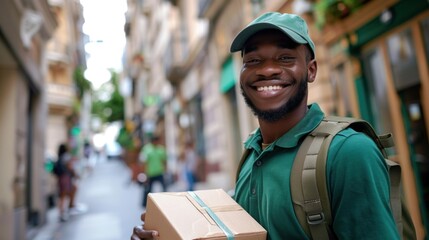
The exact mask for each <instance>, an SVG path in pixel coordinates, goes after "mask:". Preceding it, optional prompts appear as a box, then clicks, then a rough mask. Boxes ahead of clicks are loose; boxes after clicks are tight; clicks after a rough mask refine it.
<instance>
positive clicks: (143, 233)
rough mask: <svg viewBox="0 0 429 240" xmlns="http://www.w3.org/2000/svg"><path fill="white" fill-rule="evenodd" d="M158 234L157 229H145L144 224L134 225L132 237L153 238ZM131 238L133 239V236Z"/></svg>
mask: <svg viewBox="0 0 429 240" xmlns="http://www.w3.org/2000/svg"><path fill="white" fill-rule="evenodd" d="M157 236H158V232H157V231H153V230H144V229H143V226H136V227H134V230H133V235H132V236H131V237H134V239H148V238H153V237H157ZM136 237H137V238H136ZM131 239H133V238H131ZM134 239H133V240H134Z"/></svg>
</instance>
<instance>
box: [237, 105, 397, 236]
mask: <svg viewBox="0 0 429 240" xmlns="http://www.w3.org/2000/svg"><path fill="white" fill-rule="evenodd" d="M323 116H324V114H323V112H322V111H321V110H320V108H319V106H318V105H317V104H312V105H310V106H309V111H308V112H307V114H306V116H305V117H304V118H303V119H302V120H301V121H300V122H299V123H298V124H297V125H296V126H295V127H293V128H292V129H291V130H290V131H288V132H287V133H285V134H284V135H283V136H282V137H280V138H279V139H277V140H276V141H275V142H273V143H272V144H271V145H270V146H268V147H267V148H266V149H265V150H262V148H261V141H262V137H261V133H260V130H259V129H258V130H257V131H256V132H255V133H254V134H253V135H251V136H250V137H249V139H248V140H247V141H246V142H245V148H247V149H249V150H250V154H249V156H248V158H247V160H246V162H245V163H244V165H243V166H242V169H241V172H240V175H239V178H238V180H237V183H236V192H235V199H236V201H237V202H238V203H239V204H240V205H241V206H242V207H243V208H244V209H245V210H246V211H247V212H249V213H250V215H252V217H253V218H255V219H256V220H257V221H258V222H259V223H260V224H261V225H262V226H263V227H264V228H265V229H266V230H267V231H268V238H267V239H274V240H284V239H308V237H307V236H306V234H305V232H304V231H303V229H302V228H301V226H300V225H299V222H298V219H297V218H296V216H295V213H294V209H293V205H292V198H291V193H290V186H289V184H290V172H291V169H292V165H293V160H294V158H295V155H296V153H297V151H298V148H299V143H300V142H299V140H300V139H301V138H302V137H304V136H306V135H307V134H308V133H309V132H311V131H312V130H313V129H314V128H315V127H316V126H317V125H318V124H319V123H320V121H321V120H322V119H323ZM326 174H327V182H328V183H327V186H328V192H329V197H330V200H331V208H332V218H333V229H334V232H335V234H336V235H337V237H338V238H339V239H365V240H367V239H399V236H398V233H397V230H396V226H395V222H394V220H393V217H392V214H391V211H390V207H389V175H388V172H387V166H386V163H385V161H384V158H383V156H382V154H381V153H380V151H379V150H378V148H377V146H376V145H375V143H374V142H373V141H372V140H371V139H370V138H369V137H367V136H366V135H365V134H363V133H359V132H356V131H354V130H352V129H346V130H343V131H341V132H340V133H339V134H337V135H336V136H335V137H334V139H333V141H332V143H331V146H330V149H329V151H328V159H327V172H326Z"/></svg>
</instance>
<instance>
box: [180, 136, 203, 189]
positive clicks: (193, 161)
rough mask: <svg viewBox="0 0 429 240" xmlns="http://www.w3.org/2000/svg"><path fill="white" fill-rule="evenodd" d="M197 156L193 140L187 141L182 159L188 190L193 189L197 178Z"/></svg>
mask: <svg viewBox="0 0 429 240" xmlns="http://www.w3.org/2000/svg"><path fill="white" fill-rule="evenodd" d="M199 160H200V159H199V156H198V154H197V151H196V150H195V144H194V142H193V141H190V140H189V141H187V142H186V146H185V150H184V153H183V161H184V169H183V170H184V174H185V179H186V185H187V188H188V191H194V189H195V182H196V180H197V171H198V164H199Z"/></svg>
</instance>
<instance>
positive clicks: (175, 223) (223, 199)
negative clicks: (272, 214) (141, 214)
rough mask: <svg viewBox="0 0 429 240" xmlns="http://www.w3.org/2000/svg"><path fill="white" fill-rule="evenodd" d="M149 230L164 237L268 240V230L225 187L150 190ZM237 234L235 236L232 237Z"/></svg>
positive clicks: (213, 239)
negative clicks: (156, 191)
mask: <svg viewBox="0 0 429 240" xmlns="http://www.w3.org/2000/svg"><path fill="white" fill-rule="evenodd" d="M145 220H146V221H145V229H151V230H152V229H153V230H157V231H158V232H159V235H160V237H159V239H161V240H177V239H184V240H191V239H212V240H220V239H228V238H227V236H228V234H230V238H229V239H236V240H239V239H246V240H265V239H266V237H267V232H266V230H265V229H264V228H263V227H262V226H261V225H259V223H258V222H256V220H255V219H253V218H252V217H251V216H250V215H249V214H248V213H247V212H246V211H245V210H244V209H243V208H242V207H241V206H240V205H238V204H237V203H236V202H235V201H234V200H233V199H232V198H231V197H230V196H229V195H228V194H227V193H226V192H225V191H224V190H222V189H213V190H201V191H193V192H162V193H150V194H149V196H148V202H147V210H146V219H145ZM232 237H233V238H232Z"/></svg>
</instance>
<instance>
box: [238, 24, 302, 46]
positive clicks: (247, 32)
mask: <svg viewBox="0 0 429 240" xmlns="http://www.w3.org/2000/svg"><path fill="white" fill-rule="evenodd" d="M265 29H278V30H280V31H282V32H283V33H284V34H286V35H288V36H289V37H290V38H291V39H292V40H293V41H295V42H297V43H300V44H306V43H308V42H307V40H305V39H304V38H303V37H301V36H300V35H299V34H297V33H295V32H294V31H293V30H290V29H288V28H287V27H279V26H276V25H274V24H271V23H255V24H253V25H251V26H248V27H246V28H245V29H243V30H242V31H241V32H240V33H238V35H237V36H236V37H235V38H234V40H233V41H232V43H231V48H230V52H231V53H233V52H237V51H241V50H242V49H243V47H244V44H245V43H246V42H247V40H248V39H249V38H250V37H251V36H252V35H254V34H255V33H257V32H259V31H261V30H265Z"/></svg>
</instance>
